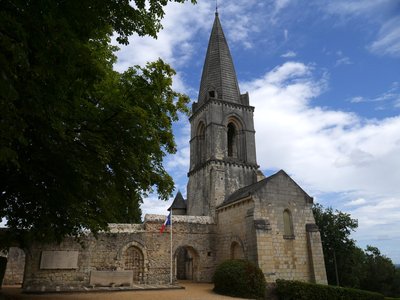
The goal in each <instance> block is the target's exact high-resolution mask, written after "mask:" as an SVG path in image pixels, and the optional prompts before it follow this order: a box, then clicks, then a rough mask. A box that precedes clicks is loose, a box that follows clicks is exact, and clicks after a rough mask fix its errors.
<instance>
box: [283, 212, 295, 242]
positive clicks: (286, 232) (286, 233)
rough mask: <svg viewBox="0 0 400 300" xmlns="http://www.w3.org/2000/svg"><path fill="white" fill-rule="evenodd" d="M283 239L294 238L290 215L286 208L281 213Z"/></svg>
mask: <svg viewBox="0 0 400 300" xmlns="http://www.w3.org/2000/svg"><path fill="white" fill-rule="evenodd" d="M283 237H284V238H294V231H293V219H292V213H291V211H290V210H289V209H288V208H286V209H285V210H284V211H283Z"/></svg>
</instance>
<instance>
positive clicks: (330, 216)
mask: <svg viewBox="0 0 400 300" xmlns="http://www.w3.org/2000/svg"><path fill="white" fill-rule="evenodd" d="M313 211H314V216H315V221H316V224H317V225H318V227H319V228H320V231H321V240H322V246H323V250H324V258H325V266H326V272H327V277H328V283H329V284H334V285H339V284H340V285H341V286H345V287H352V288H359V289H363V290H368V291H374V292H379V293H382V294H384V295H386V296H398V295H400V271H399V270H396V268H395V266H394V265H393V263H392V261H391V260H390V259H389V258H387V257H386V256H384V255H381V253H380V251H379V249H378V248H376V247H372V246H367V249H366V250H365V251H364V250H362V249H361V248H359V247H357V246H356V245H355V241H354V240H352V239H351V238H350V233H351V231H353V230H354V229H356V228H357V220H354V219H351V217H350V215H349V214H346V213H342V212H340V211H335V212H334V211H333V210H332V208H328V209H324V208H323V207H322V206H321V205H318V204H317V205H315V206H314V207H313ZM336 272H337V273H336ZM336 274H337V276H336Z"/></svg>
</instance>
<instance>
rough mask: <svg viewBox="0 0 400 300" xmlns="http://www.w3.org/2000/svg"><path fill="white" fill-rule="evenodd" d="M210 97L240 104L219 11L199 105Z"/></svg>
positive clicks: (204, 71) (202, 78)
mask: <svg viewBox="0 0 400 300" xmlns="http://www.w3.org/2000/svg"><path fill="white" fill-rule="evenodd" d="M210 97H211V98H218V99H222V100H225V101H229V102H235V103H240V91H239V85H238V82H237V78H236V72H235V68H234V66H233V61H232V56H231V53H230V51H229V47H228V43H227V42H226V39H225V35H224V32H223V30H222V26H221V23H220V21H219V17H218V10H216V12H215V20H214V25H213V28H212V31H211V35H210V40H209V42H208V49H207V54H206V59H205V62H204V67H203V74H202V76H201V83H200V90H199V99H198V103H199V104H200V103H203V102H204V101H206V99H208V98H210Z"/></svg>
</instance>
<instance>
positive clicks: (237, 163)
mask: <svg viewBox="0 0 400 300" xmlns="http://www.w3.org/2000/svg"><path fill="white" fill-rule="evenodd" d="M210 164H218V165H224V166H236V167H242V168H247V169H253V170H257V169H258V168H259V167H260V166H259V165H257V164H250V163H245V162H241V161H238V160H222V159H209V160H207V161H205V162H204V163H202V164H200V165H198V166H196V167H195V168H194V169H193V170H190V171H189V172H188V176H190V175H193V174H194V173H196V172H197V171H199V170H200V169H202V168H205V167H206V166H208V165H210Z"/></svg>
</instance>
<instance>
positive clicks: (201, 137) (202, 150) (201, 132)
mask: <svg viewBox="0 0 400 300" xmlns="http://www.w3.org/2000/svg"><path fill="white" fill-rule="evenodd" d="M205 158H206V127H205V126H204V123H203V122H201V123H200V124H199V126H198V127H197V163H202V162H204V160H205Z"/></svg>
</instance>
